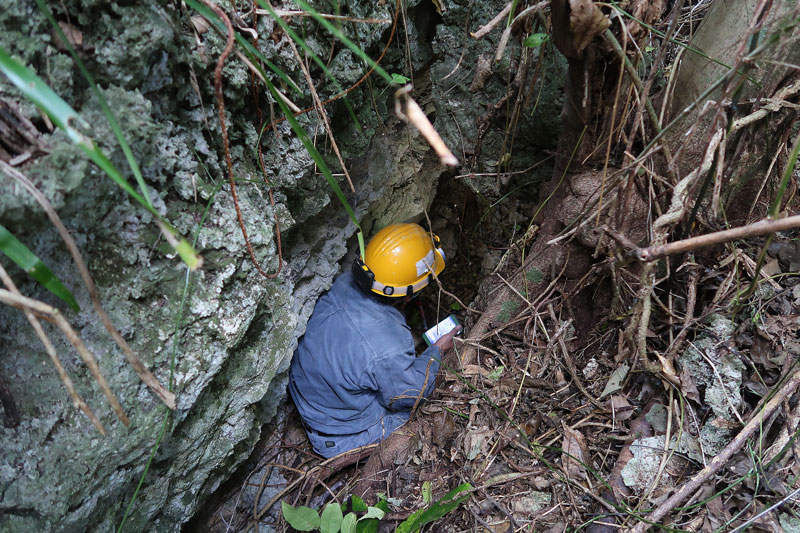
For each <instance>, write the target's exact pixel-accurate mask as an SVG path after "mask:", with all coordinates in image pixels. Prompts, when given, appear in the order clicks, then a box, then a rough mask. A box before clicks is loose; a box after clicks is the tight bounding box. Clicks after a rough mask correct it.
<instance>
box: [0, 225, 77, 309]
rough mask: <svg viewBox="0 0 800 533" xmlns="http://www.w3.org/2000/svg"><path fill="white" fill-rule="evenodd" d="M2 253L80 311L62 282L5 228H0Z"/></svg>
mask: <svg viewBox="0 0 800 533" xmlns="http://www.w3.org/2000/svg"><path fill="white" fill-rule="evenodd" d="M0 251H2V252H3V253H4V254H6V255H7V256H8V258H9V259H11V260H12V261H14V262H15V263H16V264H17V266H18V267H20V268H21V269H22V270H24V271H25V272H27V273H28V274H29V275H30V276H31V277H32V278H33V279H35V280H36V281H38V282H39V283H40V284H41V285H42V286H43V287H44V288H45V289H47V290H48V291H50V292H52V293H53V294H54V295H56V296H57V297H58V298H60V299H61V301H63V302H64V303H65V304H67V305H68V306H70V307H71V308H72V310H73V311H80V310H81V308H80V306H78V302H77V301H76V300H75V297H74V296H73V295H72V293H71V292H69V289H67V288H66V287H65V286H64V284H63V283H61V280H59V279H58V278H57V277H56V276H55V274H53V273H52V272H51V271H50V269H49V268H47V265H45V264H44V263H42V261H41V259H39V258H38V257H36V256H35V255H34V254H33V252H31V251H30V250H29V249H28V247H27V246H25V245H24V244H22V243H21V242H20V241H19V240H18V239H17V238H16V237H14V235H12V234H11V232H10V231H8V230H7V229H6V228H4V227H3V226H0Z"/></svg>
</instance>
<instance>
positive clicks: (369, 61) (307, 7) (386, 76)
mask: <svg viewBox="0 0 800 533" xmlns="http://www.w3.org/2000/svg"><path fill="white" fill-rule="evenodd" d="M297 4H298V5H299V6H300V9H303V10H305V11H307V12H308V14H309V15H311V17H313V19H314V20H316V21H317V22H318V23H319V24H320V25H321V26H323V27H324V28H325V29H326V30H328V31H329V32H330V33H331V34H333V36H334V37H336V38H337V39H338V40H339V42H341V43H342V44H343V45H345V46H346V47H348V48H349V49H350V50H352V51H353V53H354V54H355V55H357V56H358V57H360V58H361V59H362V60H363V61H365V62H366V63H367V64H369V66H370V67H372V68H373V69H374V71H375V73H376V74H377V75H379V76H380V77H381V78H383V79H384V80H386V81H387V82H389V83H393V82H394V80H393V79H392V77H391V76H389V74H388V73H387V72H386V71H385V70H383V67H381V66H380V65H379V64H378V63H376V62H375V60H374V59H372V58H371V57H369V56H368V55H367V54H366V53H365V52H364V50H362V49H361V47H359V46H358V45H357V44H355V43H354V42H353V41H351V40H350V39H348V38H347V36H346V35H345V34H344V33H342V32H341V31H340V30H339V28H337V27H336V26H334V25H333V24H331V23H330V22H329V21H328V20H326V19H324V18H323V17H322V16H321V15H320V14H319V13H317V12H316V11H315V10H314V8H313V7H311V6H310V5H309V4H308V3H307V2H306V1H305V0H297Z"/></svg>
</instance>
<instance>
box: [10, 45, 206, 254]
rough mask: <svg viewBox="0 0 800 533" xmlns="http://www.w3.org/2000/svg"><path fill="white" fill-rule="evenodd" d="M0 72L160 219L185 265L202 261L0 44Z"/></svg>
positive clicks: (56, 98) (76, 119) (58, 99)
mask: <svg viewBox="0 0 800 533" xmlns="http://www.w3.org/2000/svg"><path fill="white" fill-rule="evenodd" d="M0 71H2V72H3V73H4V74H5V75H6V76H7V77H8V79H9V80H10V81H11V83H13V84H14V85H16V86H17V88H18V89H19V90H20V91H21V92H22V93H23V94H24V95H25V96H26V97H27V98H28V99H30V100H31V101H32V102H33V103H34V104H36V106H37V107H38V108H39V109H41V110H42V111H44V112H45V113H46V114H47V116H48V117H50V120H51V121H52V122H53V124H55V125H56V126H58V127H59V128H61V129H62V130H63V131H64V133H66V134H67V137H69V139H70V140H71V141H72V142H74V143H75V144H77V145H78V147H80V149H81V150H83V151H84V152H85V153H86V155H87V156H88V157H89V159H91V160H92V161H94V163H95V164H96V165H97V166H98V167H100V168H101V169H102V170H103V171H105V173H106V174H108V176H109V177H110V178H111V179H112V180H114V182H115V183H116V184H117V185H119V186H120V187H121V188H122V189H123V190H124V191H125V192H127V193H128V194H129V195H130V196H131V197H132V198H133V199H134V200H136V201H137V202H138V203H139V204H141V205H142V206H143V207H144V208H145V209H147V210H148V211H149V212H150V213H151V214H152V215H153V216H154V217H156V219H157V220H158V221H159V222H161V227H162V231H164V232H165V234H166V236H167V240H169V241H170V242H175V243H176V244H175V245H174V247H175V249H176V251H177V252H178V254H179V255H180V257H181V259H183V260H184V262H185V263H186V264H187V265H188V266H189V268H192V269H194V268H197V267H199V266H200V264H201V263H202V261H201V259H200V257H199V255H198V254H197V252H196V251H195V250H194V248H192V247H191V245H189V244H188V243H187V242H186V241H185V239H182V238H181V239H179V238H178V232H177V231H176V230H175V228H173V227H172V226H171V225H170V224H169V223H168V222H167V221H166V220H164V219H163V218H162V217H161V215H159V213H158V212H157V211H156V210H155V209H154V208H153V206H152V205H151V204H150V203H149V200H145V198H144V197H143V196H142V195H140V194H139V193H138V192H136V190H135V189H134V188H133V187H131V185H130V183H128V180H126V179H125V178H124V177H123V176H122V174H120V173H119V171H118V170H117V168H116V167H115V166H114V164H113V163H112V162H111V161H110V160H109V159H108V157H106V155H105V154H104V153H103V151H102V150H101V149H100V148H99V147H98V146H97V145H96V144H95V143H94V141H93V140H92V139H91V138H90V137H88V136H86V135H84V134H83V133H81V132H80V131H78V130H77V129H76V128H75V127H74V126H73V124H76V123H77V124H80V125H81V126H84V127H87V128H88V124H87V123H86V121H85V120H83V119H82V118H81V117H80V115H78V113H77V112H76V111H75V110H74V109H72V107H70V106H69V104H67V103H66V102H65V101H64V100H63V99H62V98H61V97H60V96H58V95H57V94H56V93H55V92H54V91H53V90H52V89H51V88H50V87H49V86H48V85H47V84H46V83H45V82H44V81H42V79H41V78H39V76H37V75H36V74H34V73H33V72H32V71H31V70H29V69H28V68H27V67H25V66H24V65H22V64H21V63H19V62H18V61H16V60H15V59H13V58H12V57H11V56H9V55H8V53H7V52H6V50H5V49H4V48H2V47H0Z"/></svg>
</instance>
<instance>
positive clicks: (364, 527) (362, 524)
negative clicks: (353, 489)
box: [342, 496, 389, 533]
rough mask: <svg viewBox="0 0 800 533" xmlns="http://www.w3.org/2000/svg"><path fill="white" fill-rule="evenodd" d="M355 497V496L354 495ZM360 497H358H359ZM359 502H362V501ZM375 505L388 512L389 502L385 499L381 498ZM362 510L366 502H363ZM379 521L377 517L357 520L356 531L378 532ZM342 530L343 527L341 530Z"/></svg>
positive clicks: (357, 532) (359, 532)
mask: <svg viewBox="0 0 800 533" xmlns="http://www.w3.org/2000/svg"><path fill="white" fill-rule="evenodd" d="M356 498H357V496H356ZM359 499H360V498H359ZM361 503H364V502H363V501H362V502H361ZM375 507H377V508H378V509H380V510H381V511H383V512H384V513H388V512H389V504H388V503H387V501H386V500H384V499H381V500H379V501H378V503H376V504H375ZM363 510H364V511H366V510H367V508H366V504H364V509H363ZM379 524H380V521H379V520H378V519H377V518H367V519H365V520H364V519H362V520H359V521H358V524H357V525H356V533H378V526H379ZM342 531H344V529H343V530H342Z"/></svg>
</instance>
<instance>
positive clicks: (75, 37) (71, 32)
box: [53, 22, 83, 52]
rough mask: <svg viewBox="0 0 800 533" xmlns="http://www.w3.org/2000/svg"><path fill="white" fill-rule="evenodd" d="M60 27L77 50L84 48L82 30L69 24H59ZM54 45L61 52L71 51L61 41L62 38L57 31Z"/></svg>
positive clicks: (54, 35)
mask: <svg viewBox="0 0 800 533" xmlns="http://www.w3.org/2000/svg"><path fill="white" fill-rule="evenodd" d="M58 27H59V28H61V31H63V32H64V36H65V37H66V38H67V41H68V42H69V44H70V45H72V47H73V48H75V49H76V50H80V49H81V48H83V33H81V30H79V29H78V27H77V26H74V25H72V24H70V23H68V22H59V23H58ZM53 44H55V45H56V48H57V49H58V50H59V51H61V52H66V51H68V50H69V48H68V47H67V44H66V43H65V42H64V41H62V40H61V36H60V35H59V34H58V32H56V31H54V32H53Z"/></svg>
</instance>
